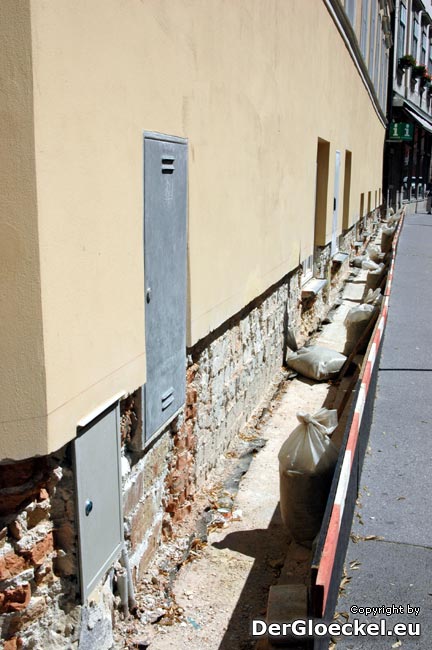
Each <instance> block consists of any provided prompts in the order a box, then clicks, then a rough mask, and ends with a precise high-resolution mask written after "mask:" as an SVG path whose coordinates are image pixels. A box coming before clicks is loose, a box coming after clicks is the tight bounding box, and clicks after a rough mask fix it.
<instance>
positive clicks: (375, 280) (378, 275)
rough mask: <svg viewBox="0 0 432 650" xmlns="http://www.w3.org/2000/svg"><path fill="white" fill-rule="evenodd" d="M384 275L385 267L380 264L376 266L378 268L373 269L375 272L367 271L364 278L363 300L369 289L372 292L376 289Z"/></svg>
mask: <svg viewBox="0 0 432 650" xmlns="http://www.w3.org/2000/svg"><path fill="white" fill-rule="evenodd" d="M384 273H385V265H384V264H383V263H382V262H381V264H380V265H379V266H378V268H377V269H375V271H369V273H368V274H367V277H366V284H365V288H364V292H363V299H364V298H365V297H366V296H367V294H368V292H369V290H370V289H372V291H375V289H378V287H379V286H380V284H381V281H382V279H383V276H384Z"/></svg>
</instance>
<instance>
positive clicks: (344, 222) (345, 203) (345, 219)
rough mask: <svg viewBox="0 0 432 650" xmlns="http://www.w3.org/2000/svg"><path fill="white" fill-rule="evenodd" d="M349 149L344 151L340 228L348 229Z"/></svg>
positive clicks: (349, 192) (350, 154)
mask: <svg viewBox="0 0 432 650" xmlns="http://www.w3.org/2000/svg"><path fill="white" fill-rule="evenodd" d="M351 157H352V153H351V151H348V149H347V150H346V151H345V174H344V193H343V215H342V228H343V230H348V228H349V227H350V213H349V207H350V195H351Z"/></svg>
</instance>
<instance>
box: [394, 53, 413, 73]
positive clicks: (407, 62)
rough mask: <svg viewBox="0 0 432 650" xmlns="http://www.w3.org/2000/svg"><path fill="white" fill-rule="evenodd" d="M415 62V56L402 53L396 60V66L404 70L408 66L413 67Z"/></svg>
mask: <svg viewBox="0 0 432 650" xmlns="http://www.w3.org/2000/svg"><path fill="white" fill-rule="evenodd" d="M416 63H417V62H416V60H415V58H414V57H413V56H411V54H404V55H403V56H401V58H400V59H399V61H398V68H399V70H400V71H401V72H405V70H407V69H408V68H413V67H414V66H415V65H416Z"/></svg>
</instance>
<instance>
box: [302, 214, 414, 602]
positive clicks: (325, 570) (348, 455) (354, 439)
mask: <svg viewBox="0 0 432 650" xmlns="http://www.w3.org/2000/svg"><path fill="white" fill-rule="evenodd" d="M404 216H405V213H404V211H403V212H402V215H401V219H400V221H399V225H398V228H397V231H396V234H395V236H394V239H393V243H392V249H393V255H392V261H391V265H390V269H389V272H388V277H387V282H386V287H385V291H384V300H383V304H382V307H381V313H380V316H379V319H378V322H377V324H376V325H375V328H374V332H373V336H372V342H371V343H370V344H369V347H368V351H367V353H366V357H365V360H364V361H363V369H362V373H361V385H360V390H359V393H358V396H357V402H356V405H355V409H354V416H353V419H352V423H351V428H350V431H349V434H348V440H347V445H346V448H345V452H344V458H343V461H342V468H341V472H340V476H339V481H338V485H337V489H336V496H335V500H334V504H333V509H332V513H331V516H330V522H329V526H328V530H327V536H326V539H325V542H324V547H323V551H322V555H321V559H320V564H319V568H318V573H317V577H316V583H315V584H316V586H317V587H320V588H321V589H322V592H323V604H322V610H323V611H322V613H321V614H323V613H324V611H325V608H326V603H327V596H328V592H329V588H330V582H331V578H332V572H333V566H334V562H335V557H336V550H337V546H338V539H339V531H340V525H341V522H342V516H343V512H344V507H345V502H346V497H347V490H348V484H349V481H350V477H351V469H352V464H353V460H354V455H355V451H356V448H357V443H358V436H359V431H360V425H361V421H362V416H363V409H364V405H365V402H366V396H367V394H368V391H369V385H370V380H371V377H372V370H373V367H374V364H375V361H376V358H377V355H378V350H379V347H380V344H381V340H382V337H383V334H384V329H385V325H386V321H387V313H388V304H389V296H390V291H391V285H392V281H393V270H394V259H395V253H396V248H397V244H398V240H399V234H400V230H401V228H402V223H403V219H404Z"/></svg>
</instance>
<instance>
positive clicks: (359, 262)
mask: <svg viewBox="0 0 432 650" xmlns="http://www.w3.org/2000/svg"><path fill="white" fill-rule="evenodd" d="M367 259H369V258H368V256H367V255H357V257H354V258H353V259H352V260H351V266H355V267H356V268H357V269H361V267H362V264H363V262H364V261H365V260H367Z"/></svg>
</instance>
